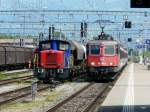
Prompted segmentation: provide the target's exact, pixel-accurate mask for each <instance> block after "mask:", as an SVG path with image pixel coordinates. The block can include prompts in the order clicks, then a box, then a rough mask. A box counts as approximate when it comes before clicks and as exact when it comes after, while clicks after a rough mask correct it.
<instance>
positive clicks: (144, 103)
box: [100, 63, 150, 112]
mask: <svg viewBox="0 0 150 112" xmlns="http://www.w3.org/2000/svg"><path fill="white" fill-rule="evenodd" d="M100 112H150V71H148V70H146V67H145V66H143V65H139V64H134V63H132V64H130V65H128V66H127V68H126V69H125V70H124V72H123V73H122V75H121V76H120V78H119V79H118V81H117V83H116V84H115V86H114V87H113V89H112V90H111V92H110V93H109V94H108V96H107V98H106V99H105V101H104V102H103V104H102V106H101V108H100Z"/></svg>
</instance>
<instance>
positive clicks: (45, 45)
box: [42, 43, 51, 50]
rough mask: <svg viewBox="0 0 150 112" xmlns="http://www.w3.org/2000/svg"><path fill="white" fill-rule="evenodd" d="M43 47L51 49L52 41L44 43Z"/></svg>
mask: <svg viewBox="0 0 150 112" xmlns="http://www.w3.org/2000/svg"><path fill="white" fill-rule="evenodd" d="M42 49H43V50H49V49H51V44H50V43H46V44H42Z"/></svg>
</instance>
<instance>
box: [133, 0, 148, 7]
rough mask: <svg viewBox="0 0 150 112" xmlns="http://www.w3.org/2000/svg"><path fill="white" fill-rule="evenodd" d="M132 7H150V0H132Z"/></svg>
mask: <svg viewBox="0 0 150 112" xmlns="http://www.w3.org/2000/svg"><path fill="white" fill-rule="evenodd" d="M130 6H131V8H150V1H149V0H131V1H130Z"/></svg>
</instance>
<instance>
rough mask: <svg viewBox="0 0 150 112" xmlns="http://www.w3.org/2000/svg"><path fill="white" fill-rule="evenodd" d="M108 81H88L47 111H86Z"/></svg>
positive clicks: (103, 89) (106, 85)
mask: <svg viewBox="0 0 150 112" xmlns="http://www.w3.org/2000/svg"><path fill="white" fill-rule="evenodd" d="M108 85H109V83H90V84H88V85H87V86H85V87H84V88H82V89H81V90H79V91H78V92H76V93H75V94H73V95H71V96H70V97H68V98H67V99H65V100H63V101H62V102H60V103H58V104H57V105H56V106H54V107H52V108H51V109H49V110H48V111H47V112H87V109H88V108H89V107H90V105H92V104H93V102H94V101H95V100H96V99H97V98H98V97H100V95H101V94H102V93H103V92H104V91H105V89H106V88H107V87H108Z"/></svg>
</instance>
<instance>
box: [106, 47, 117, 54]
mask: <svg viewBox="0 0 150 112" xmlns="http://www.w3.org/2000/svg"><path fill="white" fill-rule="evenodd" d="M114 54H115V50H114V46H113V45H106V46H105V55H114Z"/></svg>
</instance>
